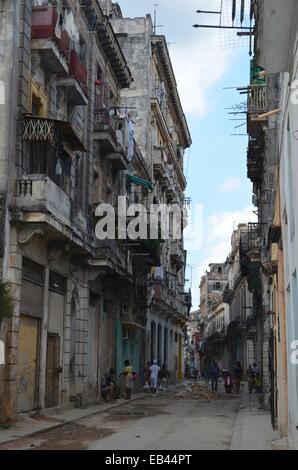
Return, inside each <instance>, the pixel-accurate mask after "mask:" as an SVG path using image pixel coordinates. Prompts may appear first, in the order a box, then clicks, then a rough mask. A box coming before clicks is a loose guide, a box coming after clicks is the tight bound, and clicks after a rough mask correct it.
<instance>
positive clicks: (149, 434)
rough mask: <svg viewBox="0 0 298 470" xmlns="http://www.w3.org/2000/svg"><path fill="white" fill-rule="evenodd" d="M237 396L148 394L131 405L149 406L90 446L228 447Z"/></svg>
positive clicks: (156, 448) (143, 407)
mask: <svg viewBox="0 0 298 470" xmlns="http://www.w3.org/2000/svg"><path fill="white" fill-rule="evenodd" d="M239 404H240V403H239V399H238V400H237V399H233V400H228V401H227V400H224V401H223V400H218V401H211V402H206V401H201V400H193V399H189V400H185V399H180V398H173V397H172V396H171V397H168V398H163V397H156V398H152V397H147V398H145V399H143V400H140V401H138V402H135V403H134V404H133V405H131V406H130V407H129V408H130V409H135V410H145V411H146V410H148V412H149V413H150V410H151V412H152V413H155V416H150V415H149V416H147V417H144V418H141V419H139V420H137V421H135V422H131V423H129V424H128V423H125V426H123V427H122V429H119V430H118V432H116V433H115V434H113V435H111V436H108V437H106V438H104V439H100V440H96V441H95V442H93V443H92V444H91V445H90V446H88V448H89V449H109V450H117V449H118V450H125V449H126V450H127V449H129V450H131V449H134V450H141V449H144V450H153V449H154V450H179V449H180V450H196V449H198V450H201V449H204V450H208V449H212V450H216V449H220V450H224V449H230V445H231V440H232V434H233V428H234V425H235V420H236V416H237V412H238V408H239Z"/></svg>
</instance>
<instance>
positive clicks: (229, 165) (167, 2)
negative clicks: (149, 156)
mask: <svg viewBox="0 0 298 470" xmlns="http://www.w3.org/2000/svg"><path fill="white" fill-rule="evenodd" d="M155 3H158V4H159V7H158V9H157V14H158V21H157V23H158V25H164V26H163V27H162V28H159V29H158V32H159V33H160V34H165V36H166V37H167V40H168V42H169V43H170V44H169V49H170V53H171V58H172V62H173V66H174V70H175V73H176V78H177V84H178V89H179V93H180V97H181V100H182V105H183V107H184V110H185V114H186V117H187V120H188V124H189V127H190V130H191V134H192V140H193V145H192V147H191V149H190V152H189V154H188V152H187V153H186V158H185V173H186V175H187V181H188V187H187V196H189V197H191V199H192V206H193V207H194V206H195V204H202V205H203V210H204V224H203V230H204V238H203V243H202V246H201V247H200V249H196V250H190V251H189V253H188V265H192V266H193V268H192V269H191V267H190V266H188V268H187V272H186V277H187V279H189V281H191V287H192V294H193V308H194V309H195V308H197V306H198V303H199V288H198V284H199V280H200V277H201V275H202V274H203V273H204V271H205V270H206V269H207V265H208V264H209V263H210V262H223V261H225V258H226V256H227V255H228V253H229V249H230V238H231V234H232V230H233V228H234V227H235V226H236V225H237V224H238V223H240V222H249V221H252V220H255V219H254V217H255V216H254V214H253V207H252V204H251V194H252V192H251V184H250V182H249V181H248V180H247V177H246V147H247V137H246V136H245V137H239V136H237V137H235V136H231V135H230V134H232V133H233V130H234V126H235V125H237V124H241V123H238V122H237V123H235V124H234V123H233V122H231V121H229V119H230V118H231V117H232V116H229V115H228V111H227V110H226V109H225V108H229V107H231V106H232V105H234V104H236V103H239V102H241V101H244V98H243V97H241V96H240V95H239V94H238V92H236V91H235V90H224V88H226V87H234V86H245V85H247V84H248V83H249V59H250V58H249V54H248V46H247V47H239V48H223V47H222V46H221V43H222V42H223V39H224V40H225V42H227V41H230V40H231V37H230V36H224V37H223V36H222V33H220V32H218V31H217V30H206V29H204V30H203V29H195V28H192V25H193V24H194V23H197V22H206V23H209V24H214V23H216V22H218V19H217V18H216V17H215V15H204V16H202V15H200V16H199V15H198V14H197V13H196V10H197V9H208V10H218V9H219V7H220V0H208V1H207V0H183V1H181V0H156V1H154V0H119V4H120V6H121V8H122V12H123V14H124V16H130V17H135V16H144V15H145V14H146V13H151V14H152V16H153V11H154V4H155ZM243 129H245V126H244V128H243ZM188 160H189V161H188ZM186 247H187V246H186ZM189 284H190V282H189ZM189 284H188V285H187V287H189Z"/></svg>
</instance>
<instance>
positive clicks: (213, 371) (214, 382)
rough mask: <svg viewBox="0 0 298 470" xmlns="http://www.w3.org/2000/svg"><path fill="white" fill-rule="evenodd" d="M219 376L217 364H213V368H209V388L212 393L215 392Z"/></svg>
mask: <svg viewBox="0 0 298 470" xmlns="http://www.w3.org/2000/svg"><path fill="white" fill-rule="evenodd" d="M219 374H220V369H219V367H218V365H217V362H214V363H213V366H212V367H211V387H212V390H213V391H214V392H217V386H218V377H219Z"/></svg>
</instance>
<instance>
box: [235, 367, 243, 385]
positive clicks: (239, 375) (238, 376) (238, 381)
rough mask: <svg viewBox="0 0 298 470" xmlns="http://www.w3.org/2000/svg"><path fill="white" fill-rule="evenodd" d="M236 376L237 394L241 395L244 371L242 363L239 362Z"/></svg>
mask: <svg viewBox="0 0 298 470" xmlns="http://www.w3.org/2000/svg"><path fill="white" fill-rule="evenodd" d="M234 375H235V385H236V393H240V384H241V380H242V377H243V370H242V367H241V363H240V361H238V362H237V365H236V368H235V372H234Z"/></svg>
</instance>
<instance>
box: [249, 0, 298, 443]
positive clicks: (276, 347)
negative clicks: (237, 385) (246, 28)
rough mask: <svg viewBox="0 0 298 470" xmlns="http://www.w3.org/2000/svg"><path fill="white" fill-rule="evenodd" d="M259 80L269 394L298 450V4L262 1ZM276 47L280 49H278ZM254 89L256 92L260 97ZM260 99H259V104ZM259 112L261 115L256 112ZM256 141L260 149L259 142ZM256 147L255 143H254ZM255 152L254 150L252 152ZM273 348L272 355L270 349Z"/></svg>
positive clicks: (277, 420)
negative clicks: (297, 185)
mask: <svg viewBox="0 0 298 470" xmlns="http://www.w3.org/2000/svg"><path fill="white" fill-rule="evenodd" d="M255 3H256V5H255V18H256V27H255V58H254V60H255V66H256V68H255V74H254V76H252V77H251V84H250V85H251V87H252V86H253V87H254V88H251V91H250V93H249V114H248V118H249V120H248V122H249V128H248V130H249V135H250V148H251V149H252V150H253V151H254V158H253V159H250V160H249V164H250V165H252V160H253V161H254V162H258V164H256V163H254V165H252V168H254V169H255V170H254V172H253V173H251V172H249V177H250V178H251V179H252V180H253V182H254V201H255V203H256V205H257V207H258V212H259V222H260V232H261V239H262V245H261V249H260V255H261V268H262V269H261V272H262V299H261V302H260V308H261V311H262V312H263V337H264V338H265V341H267V345H266V344H264V353H265V352H266V349H267V352H266V356H267V358H268V359H267V360H268V368H267V370H268V374H267V376H268V379H267V383H266V382H265V384H264V391H265V392H266V387H267V395H268V398H269V400H268V401H269V403H270V405H271V413H272V422H273V425H274V426H277V427H278V428H279V430H280V433H281V436H282V437H284V438H287V439H288V443H289V446H290V448H297V447H298V433H297V422H298V402H297V362H296V360H295V358H296V357H297V342H296V340H297V331H298V330H297V308H296V304H297V277H296V263H297V239H296V238H297V237H296V229H295V227H296V221H297V208H296V206H297V194H296V189H295V181H296V173H297V172H296V166H295V162H294V155H295V151H296V147H297V146H296V140H297V139H296V135H295V133H296V127H297V126H296V124H295V123H296V119H297V109H296V108H297V105H296V103H297V100H296V89H297V87H296V80H297V75H296V63H297V52H296V46H295V44H296V41H297V21H296V20H297V15H298V10H297V2H295V1H291V0H289V1H286V2H283V3H281V2H278V1H271V2H268V1H258V2H255ZM273 44H274V47H273ZM253 91H254V92H253ZM257 96H259V99H257ZM253 108H254V112H253ZM253 139H254V140H255V144H253ZM251 142H252V143H251ZM252 147H254V148H252ZM265 348H266V349H265Z"/></svg>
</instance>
